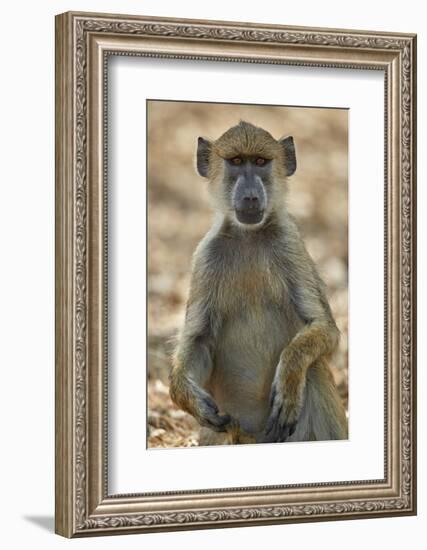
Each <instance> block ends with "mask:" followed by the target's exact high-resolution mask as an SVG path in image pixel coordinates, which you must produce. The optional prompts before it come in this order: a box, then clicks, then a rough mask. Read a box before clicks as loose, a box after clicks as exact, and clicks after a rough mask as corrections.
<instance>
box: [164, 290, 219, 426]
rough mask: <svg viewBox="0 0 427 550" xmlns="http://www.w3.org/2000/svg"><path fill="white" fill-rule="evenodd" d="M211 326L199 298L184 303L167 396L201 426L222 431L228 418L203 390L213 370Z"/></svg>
mask: <svg viewBox="0 0 427 550" xmlns="http://www.w3.org/2000/svg"><path fill="white" fill-rule="evenodd" d="M213 332H214V329H213V325H212V318H211V314H210V312H209V308H208V307H207V305H206V303H203V302H202V301H192V300H191V296H190V300H189V303H188V305H187V311H186V319H185V325H184V329H183V332H182V334H181V337H180V339H179V343H178V347H177V349H176V351H175V354H174V358H173V367H172V372H171V374H170V395H171V398H172V400H173V401H174V402H175V403H176V404H177V405H178V407H180V408H181V409H183V410H185V411H187V412H188V413H190V414H191V415H192V416H194V418H196V420H197V421H198V422H199V424H200V425H201V426H206V427H208V428H211V429H213V430H215V431H225V426H226V424H228V422H229V421H230V417H229V416H228V415H226V414H219V411H218V406H217V404H216V403H215V401H214V399H213V398H212V396H211V395H210V394H209V393H208V392H207V391H206V389H205V388H206V386H207V384H208V382H209V379H210V376H211V373H212V368H213V364H212V356H211V349H212V342H213V337H214V334H213Z"/></svg>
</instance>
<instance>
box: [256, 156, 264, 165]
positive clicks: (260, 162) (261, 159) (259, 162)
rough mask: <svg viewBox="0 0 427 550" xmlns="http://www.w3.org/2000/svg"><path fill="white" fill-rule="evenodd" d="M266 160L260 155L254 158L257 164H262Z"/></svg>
mask: <svg viewBox="0 0 427 550" xmlns="http://www.w3.org/2000/svg"><path fill="white" fill-rule="evenodd" d="M266 162H267V160H266V159H263V158H262V157H258V158H257V159H256V160H255V164H256V165H257V166H264V164H265V163H266Z"/></svg>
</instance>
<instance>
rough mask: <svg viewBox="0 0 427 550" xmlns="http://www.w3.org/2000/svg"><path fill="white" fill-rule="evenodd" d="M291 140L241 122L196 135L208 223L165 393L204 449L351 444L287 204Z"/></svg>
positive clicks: (329, 347) (307, 266)
mask: <svg viewBox="0 0 427 550" xmlns="http://www.w3.org/2000/svg"><path fill="white" fill-rule="evenodd" d="M295 170H296V154H295V146H294V141H293V138H292V137H286V138H282V139H279V140H276V139H274V138H273V137H272V135H271V134H270V133H269V132H267V131H266V130H263V129H262V128H259V127H256V126H254V125H252V124H250V123H248V122H244V121H241V122H240V123H239V124H237V125H236V126H233V127H232V128H230V129H228V130H227V131H226V132H225V133H224V134H223V135H222V136H221V137H220V138H218V139H217V140H216V141H208V140H206V139H204V138H201V137H199V138H198V145H197V171H198V173H199V175H200V176H202V177H204V178H207V179H208V181H209V192H210V195H211V198H212V202H213V206H214V210H215V219H214V223H213V225H212V227H211V229H210V230H209V231H208V233H207V234H206V235H205V237H204V238H203V239H202V241H201V242H200V243H199V245H198V246H197V248H196V250H195V252H194V255H193V263H192V276H191V285H190V293H189V298H188V302H187V307H186V314H185V323H184V327H183V329H182V331H181V334H180V336H179V339H178V343H177V346H176V349H175V353H174V356H173V365H172V370H171V374H170V395H171V398H172V400H173V401H174V402H175V403H176V404H177V405H178V406H179V407H180V408H181V409H183V410H185V411H187V412H188V413H190V414H191V415H193V416H194V418H196V420H197V421H198V422H199V424H200V425H201V427H202V428H201V432H200V441H199V444H200V445H209V444H230V443H251V442H254V443H262V442H284V441H307V440H329V439H346V438H347V419H346V415H345V410H344V407H343V405H342V403H341V400H340V397H339V395H338V392H337V389H336V386H335V384H334V381H333V377H332V373H331V370H330V367H329V360H330V357H331V355H332V353H333V352H334V351H335V349H336V348H337V345H338V341H339V331H338V328H337V326H336V324H335V321H334V319H333V316H332V313H331V309H330V307H329V304H328V300H327V298H326V291H325V286H324V283H323V282H322V280H321V279H320V277H319V275H318V273H317V270H316V267H315V265H314V262H313V261H312V259H311V257H310V256H309V254H308V252H307V250H306V248H305V245H304V243H303V240H302V238H301V236H300V233H299V231H298V228H297V226H296V223H295V221H294V219H293V218H292V216H291V215H290V214H289V212H288V210H287V208H286V202H285V197H286V188H287V179H288V177H289V176H291V175H292V174H293V173H294V172H295Z"/></svg>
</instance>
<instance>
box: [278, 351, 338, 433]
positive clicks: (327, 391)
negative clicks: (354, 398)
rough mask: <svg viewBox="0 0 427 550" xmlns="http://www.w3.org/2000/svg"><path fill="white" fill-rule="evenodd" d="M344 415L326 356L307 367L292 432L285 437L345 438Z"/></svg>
mask: <svg viewBox="0 0 427 550" xmlns="http://www.w3.org/2000/svg"><path fill="white" fill-rule="evenodd" d="M347 424H348V423H347V417H346V414H345V409H344V406H343V404H342V402H341V398H340V396H339V394H338V390H337V388H336V386H335V383H334V380H333V376H332V372H331V370H330V368H329V366H328V364H327V362H326V361H325V360H319V361H317V362H316V363H315V364H314V365H312V366H311V367H310V368H309V369H308V371H307V381H306V387H305V396H304V405H303V408H302V411H301V415H300V417H299V419H298V422H297V425H296V428H295V432H294V433H293V434H292V436H291V437H289V438H288V439H287V441H310V440H311V441H313V440H314V441H326V440H330V439H347V437H348V429H347Z"/></svg>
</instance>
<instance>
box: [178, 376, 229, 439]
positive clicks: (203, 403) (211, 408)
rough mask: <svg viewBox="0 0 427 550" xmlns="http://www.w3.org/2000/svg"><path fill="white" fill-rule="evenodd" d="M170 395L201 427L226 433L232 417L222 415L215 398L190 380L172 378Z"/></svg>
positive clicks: (183, 377)
mask: <svg viewBox="0 0 427 550" xmlns="http://www.w3.org/2000/svg"><path fill="white" fill-rule="evenodd" d="M170 395H171V398H172V400H173V401H174V402H175V403H176V404H177V405H178V407H180V408H181V409H183V410H184V411H187V412H188V413H190V414H191V415H192V416H194V418H195V419H196V420H197V422H198V423H199V424H200V425H201V426H204V427H206V428H210V429H211V430H214V431H216V432H225V431H226V429H227V425H228V424H229V422H230V420H231V417H230V416H229V415H228V414H220V413H219V409H218V405H217V404H216V403H215V401H214V399H213V397H212V396H211V395H210V394H209V393H208V392H206V391H205V390H204V389H202V388H201V387H200V386H198V385H197V384H196V383H195V382H194V381H193V380H191V379H190V378H187V377H185V376H182V377H172V379H171V386H170Z"/></svg>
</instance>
